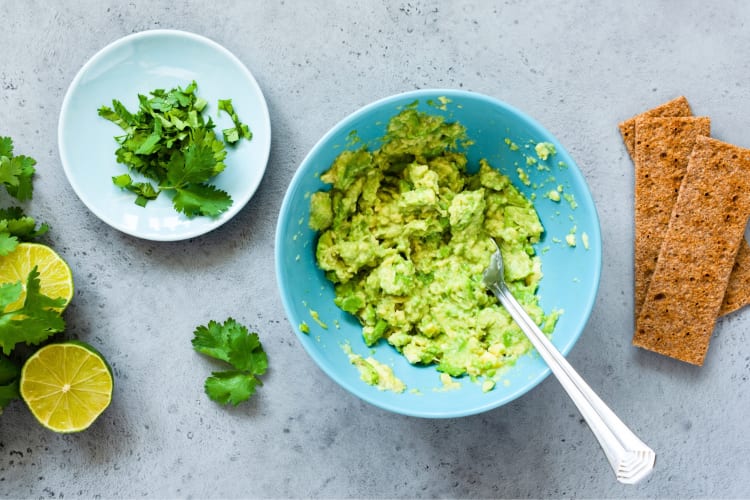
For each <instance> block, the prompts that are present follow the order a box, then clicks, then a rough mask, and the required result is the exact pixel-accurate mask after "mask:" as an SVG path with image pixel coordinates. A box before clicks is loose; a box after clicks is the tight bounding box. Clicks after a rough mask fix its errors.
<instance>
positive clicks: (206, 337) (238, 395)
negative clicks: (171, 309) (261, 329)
mask: <svg viewBox="0 0 750 500" xmlns="http://www.w3.org/2000/svg"><path fill="white" fill-rule="evenodd" d="M192 344H193V348H194V349H195V350H196V351H198V352H199V353H202V354H205V355H207V356H210V357H212V358H216V359H219V360H221V361H224V362H226V363H228V364H229V365H231V366H232V368H233V369H230V370H222V371H215V372H212V373H211V376H210V377H208V378H207V379H206V382H205V384H204V389H205V391H206V394H207V395H208V397H209V398H211V399H212V400H214V401H216V402H217V403H221V404H227V403H231V404H233V405H234V406H237V405H238V404H240V403H241V402H243V401H247V400H248V399H250V397H251V396H252V395H253V394H255V390H256V387H257V386H260V385H263V383H262V382H261V381H260V379H259V378H258V376H260V375H263V374H264V373H265V372H266V370H267V369H268V358H267V356H266V353H265V351H264V350H263V346H262V345H261V343H260V338H259V337H258V334H257V333H250V332H248V330H247V328H246V327H245V326H243V325H241V324H240V323H238V322H237V321H235V320H234V319H232V318H228V319H227V320H226V321H225V322H224V323H223V324H221V323H218V322H216V321H213V320H212V321H210V322H209V323H208V325H205V326H199V327H197V328H196V329H195V331H194V332H193V340H192Z"/></svg>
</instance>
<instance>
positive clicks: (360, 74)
mask: <svg viewBox="0 0 750 500" xmlns="http://www.w3.org/2000/svg"><path fill="white" fill-rule="evenodd" d="M0 12H2V15H1V16H0V17H1V18H2V23H1V24H2V29H1V30H0V51H1V53H2V63H0V134H2V135H11V136H13V137H14V139H15V142H16V147H17V151H18V152H19V153H21V152H22V153H25V154H28V155H31V156H33V157H35V158H36V159H37V160H38V168H39V175H38V177H37V180H36V184H35V187H36V193H35V198H34V200H33V202H32V203H31V204H30V205H29V211H30V212H31V213H32V214H33V215H35V216H37V217H38V218H40V219H41V220H45V221H47V222H49V223H50V224H51V226H52V230H51V232H50V234H49V237H48V238H47V241H48V242H49V243H50V244H52V245H53V246H54V247H55V248H57V249H58V250H59V251H60V253H61V254H62V255H63V256H64V257H65V258H66V259H67V260H68V261H69V263H70V265H71V267H72V269H73V272H74V277H75V282H76V287H77V290H76V295H75V298H74V300H73V302H72V304H71V306H70V307H69V309H68V310H67V312H66V317H67V320H68V323H69V325H70V329H69V333H71V334H72V335H75V336H78V337H79V338H81V339H84V340H87V341H89V342H91V343H93V344H95V345H96V346H98V347H99V348H101V350H102V351H104V352H105V354H106V355H107V357H108V358H109V360H110V361H111V362H112V365H113V367H114V371H115V374H116V384H117V385H116V391H115V398H114V402H113V404H112V406H111V407H110V408H109V409H108V410H107V411H106V413H105V414H104V415H103V416H102V417H101V418H100V419H99V420H98V421H97V422H96V423H95V425H94V426H93V427H92V428H91V429H89V430H88V431H86V432H84V433H82V434H78V435H67V436H61V435H55V434H53V433H50V432H48V431H46V430H44V429H42V428H41V427H40V426H38V425H37V424H36V423H35V421H34V419H33V417H32V416H31V415H30V414H29V413H28V411H27V410H26V408H25V406H24V405H23V404H21V403H16V404H13V405H12V406H11V407H10V408H8V409H7V410H6V412H5V414H3V415H2V417H0V496H2V497H66V498H77V497H97V496H100V497H141V496H146V497H436V496H440V497H573V496H575V497H747V496H750V476H748V474H747V471H748V470H750V454H748V453H747V451H748V449H750V437H748V433H747V415H748V410H750V402H749V400H748V390H750V384H748V381H747V380H748V373H749V372H750V347H748V330H749V328H748V326H750V311H748V310H744V311H740V312H739V313H736V314H734V315H732V316H731V317H729V318H727V319H724V320H722V321H720V322H719V323H718V325H717V327H716V331H715V334H714V337H713V342H712V345H711V349H710V351H709V354H708V358H707V360H706V364H705V366H703V367H702V368H695V367H692V366H688V365H686V364H683V363H680V362H677V361H673V360H670V359H666V358H664V357H661V356H658V355H655V354H651V353H648V352H644V351H639V350H637V349H635V348H633V347H632V346H631V345H630V338H631V332H632V328H633V324H632V323H633V322H632V303H633V299H632V281H633V270H632V245H633V224H632V218H633V217H632V212H633V207H632V198H633V188H632V184H633V173H632V165H631V163H630V160H629V159H628V157H627V155H626V153H625V149H624V147H623V145H622V143H621V141H620V138H619V135H618V131H617V123H618V122H619V121H620V120H622V119H625V118H627V117H629V116H631V115H633V114H635V113H637V112H640V111H642V110H645V109H647V108H649V107H651V106H654V105H656V104H659V103H661V102H663V101H666V100H668V99H671V98H673V97H675V96H677V95H679V94H684V95H686V96H687V97H688V99H689V100H690V102H691V103H692V105H693V109H694V112H695V113H696V114H706V115H710V116H711V118H712V120H713V122H712V129H713V135H714V136H715V137H717V138H720V139H723V140H726V141H729V142H734V143H736V144H739V145H742V146H745V147H750V135H749V134H748V132H749V131H750V121H749V120H748V116H750V94H749V93H748V88H749V87H750V59H748V57H747V55H748V48H750V29H748V22H749V21H750V4H748V3H747V2H742V1H736V2H732V1H724V2H711V3H707V2H703V1H686V2H683V1H662V2H651V1H646V0H644V1H632V2H620V1H604V2H585V1H582V2H573V1H559V2H552V1H550V2H542V1H530V2H515V1H506V2H484V1H450V2H423V1H416V0H415V1H412V2H376V1H373V2H353V1H349V0H346V1H344V0H336V1H325V2H322V1H321V2H317V3H313V2H295V1H290V0H287V1H285V2H284V1H282V2H271V1H269V2H261V1H251V2H243V1H211V2H203V1H187V2H171V1H157V0H148V1H140V0H139V1H129V2H126V1H121V2H118V1H114V0H97V1H94V0H92V1H67V2H44V1H14V0H0ZM153 28H177V29H183V30H187V31H192V32H195V33H198V34H201V35H204V36H207V37H209V38H212V39H214V40H216V41H217V42H219V43H221V44H222V45H224V46H225V47H227V48H228V49H229V50H230V51H232V52H233V53H235V54H236V55H237V56H238V57H239V58H240V59H241V60H242V61H243V62H244V63H245V64H246V65H247V66H248V68H249V69H250V71H252V72H253V74H254V75H255V77H256V78H257V80H258V82H259V83H260V85H261V87H262V88H263V90H264V92H265V96H266V99H267V101H268V105H269V108H270V112H271V120H272V126H273V143H272V152H271V159H270V163H269V165H268V169H267V172H266V175H265V178H264V180H263V183H262V184H261V186H260V189H259V191H258V192H257V194H256V195H255V197H254V198H253V199H252V200H251V201H250V203H249V204H248V205H247V206H246V207H245V209H244V210H243V211H242V212H240V214H239V215H238V216H237V217H236V218H235V219H233V220H232V221H230V222H229V223H227V224H226V225H224V226H222V227H221V228H220V229H218V230H216V231H214V232H212V233H209V234H207V235H205V236H203V237H200V238H196V239H194V240H191V241H185V242H179V243H152V242H148V241H142V240H138V239H134V238H131V237H129V236H126V235H123V234H121V233H119V232H117V231H115V230H113V229H111V228H110V227H109V226H107V225H105V224H104V223H102V222H100V221H99V220H98V219H97V218H96V217H95V216H94V215H92V214H91V213H90V212H89V211H88V210H87V209H86V208H85V206H84V205H83V204H82V203H81V202H80V201H79V200H78V198H77V197H76V196H75V194H74V192H73V190H72V189H71V188H70V186H69V185H68V183H67V181H66V178H65V175H64V173H63V170H62V167H61V165H60V161H59V156H58V152H57V143H56V138H57V134H56V127H57V119H58V116H59V109H60V105H61V103H62V99H63V96H64V94H65V91H66V89H67V87H68V85H69V83H70V82H71V80H72V79H73V77H74V75H75V74H76V72H77V71H78V70H79V68H80V67H81V66H82V65H83V64H84V63H85V62H86V61H87V60H88V59H89V58H90V57H91V56H92V55H93V54H94V53H95V52H97V51H98V50H99V49H101V48H102V47H104V46H105V45H106V44H108V43H110V42H112V41H114V40H116V39H118V38H120V37H122V36H124V35H127V34H130V33H133V32H137V31H141V30H147V29H153ZM426 87H451V88H461V89H467V90H472V91H477V92H482V93H485V94H489V95H492V96H495V97H498V98H500V99H503V100H505V101H507V102H509V103H511V104H513V105H515V106H518V107H520V108H522V109H524V110H525V111H527V112H528V113H529V114H530V115H532V116H534V117H536V118H537V119H538V120H539V121H541V122H542V124H543V125H544V126H545V127H547V128H548V129H549V130H551V131H552V133H553V134H555V135H556V136H557V137H558V138H559V139H560V141H561V142H562V143H563V144H565V145H566V146H567V149H568V150H569V152H570V153H571V155H572V156H573V157H574V158H575V159H576V161H577V162H578V164H579V166H580V167H581V169H582V170H583V172H584V174H585V176H586V178H587V181H588V182H589V185H590V187H591V189H592V191H593V195H594V198H595V201H596V203H597V206H598V210H599V216H600V218H601V222H602V231H603V245H604V267H603V270H602V278H601V287H600V292H599V296H598V300H597V303H596V307H595V310H594V312H593V314H592V317H591V320H590V322H589V325H588V327H587V328H586V330H585V331H584V333H583V335H582V337H581V339H580V341H579V343H578V345H577V346H576V347H575V348H574V350H573V351H572V353H571V354H570V357H569V359H570V360H571V361H572V363H573V365H574V366H576V367H577V368H578V369H579V370H580V372H581V373H582V375H583V376H584V378H586V379H587V380H588V381H589V382H590V384H591V385H592V387H593V388H594V389H595V390H597V391H598V392H599V393H600V395H601V396H602V398H603V399H604V400H605V401H607V402H608V403H609V404H610V405H611V406H612V408H613V409H614V410H615V411H616V412H617V413H618V414H619V415H620V416H621V417H622V419H623V420H624V421H625V422H627V423H628V424H629V425H631V426H632V427H633V429H634V430H635V431H636V433H638V434H639V435H640V436H642V437H643V439H644V440H645V441H646V442H648V443H649V444H650V445H651V446H652V447H653V448H654V449H655V450H656V451H657V453H658V458H657V469H656V471H655V472H654V474H653V475H652V476H651V477H650V478H649V479H648V480H647V481H645V482H644V483H643V484H641V485H638V486H635V487H628V486H623V485H619V484H618V483H616V482H615V480H614V477H613V475H612V474H611V472H610V470H609V465H608V464H607V462H606V460H605V458H604V455H603V454H602V453H601V451H600V450H599V448H598V445H597V443H596V441H595V440H594V438H593V436H592V435H591V433H590V432H589V430H588V428H587V427H586V425H585V424H584V423H582V421H581V418H580V416H579V414H578V413H577V410H576V409H575V408H574V407H573V405H572V404H571V403H570V401H569V400H568V399H567V397H566V396H565V395H564V394H563V392H562V390H561V388H560V387H559V385H558V384H557V382H556V381H555V380H554V379H548V380H546V381H545V382H544V383H542V384H541V385H540V386H539V387H537V388H536V389H535V390H534V391H532V392H531V393H529V394H527V395H525V396H524V397H522V398H520V399H518V400H516V401H514V402H513V403H512V404H509V405H507V406H504V407H502V408H498V409H496V410H493V411H490V412H487V413H484V414H481V415H477V416H472V417H466V418H461V419H455V420H422V419H415V418H408V417H403V416H399V415H394V414H390V413H387V412H384V411H381V410H379V409H377V408H375V407H372V406H370V405H368V404H366V403H363V402H360V401H359V400H357V399H355V398H354V397H353V396H351V395H350V394H349V393H347V392H345V391H344V390H343V389H341V388H340V387H339V386H338V385H336V384H335V383H334V382H332V381H331V380H329V379H328V378H327V377H326V376H325V375H324V374H323V372H321V371H320V370H319V369H318V368H317V366H315V364H314V363H313V362H312V360H311V359H310V358H309V357H308V356H307V355H306V353H305V352H304V351H303V349H302V348H301V346H300V345H299V344H298V343H297V341H296V340H295V337H294V334H293V332H292V329H291V327H290V325H289V324H288V322H287V321H286V319H285V315H284V312H283V310H282V306H281V300H280V297H279V295H278V292H277V289H276V282H275V278H274V275H273V273H272V269H273V235H274V230H275V223H276V216H277V213H278V210H279V208H280V205H281V201H282V197H283V194H284V191H285V189H286V186H287V184H288V183H289V181H290V180H291V178H292V175H293V174H294V171H295V169H296V167H297V165H298V164H299V163H300V161H301V160H302V158H303V157H304V155H305V154H306V152H307V151H308V150H309V149H310V148H311V147H312V145H313V144H314V143H315V142H316V141H317V140H318V139H319V138H320V137H321V136H322V135H323V133H324V132H325V131H326V130H327V129H328V128H329V127H331V126H332V125H334V124H335V123H336V122H337V121H338V120H340V119H341V118H343V117H344V116H346V115H347V114H349V113H350V112H352V111H354V110H356V109H357V108H358V107H360V106H362V105H364V104H367V103H369V102H371V101H373V100H375V99H378V98H381V97H384V96H387V95H390V94H394V93H398V92H402V91H406V90H411V89H417V88H426ZM230 315H231V316H234V317H236V318H237V319H238V320H240V321H242V322H244V323H245V324H247V325H248V326H250V327H251V328H253V329H255V330H257V331H259V332H260V334H261V337H262V339H263V341H264V344H265V346H266V350H267V351H268V354H269V357H270V359H271V366H272V368H271V370H270V371H269V373H268V374H267V376H266V377H265V378H264V379H263V380H264V384H265V385H264V386H263V387H262V388H261V390H260V391H259V393H258V395H257V396H256V397H255V398H254V399H253V401H252V402H251V403H249V404H246V405H242V406H240V407H238V408H236V409H226V408H222V407H219V406H217V405H215V404H213V403H212V402H211V401H209V400H208V399H207V398H206V397H205V396H204V395H203V392H202V382H203V378H204V377H205V375H206V373H207V372H208V371H209V370H210V369H211V364H210V362H208V361H207V360H205V359H203V358H202V357H200V356H198V355H196V354H195V353H194V352H193V351H192V349H191V348H190V338H191V336H192V330H193V328H194V327H195V326H196V325H198V324H201V323H204V322H205V321H207V320H208V319H211V318H216V319H222V318H225V317H227V316H230Z"/></svg>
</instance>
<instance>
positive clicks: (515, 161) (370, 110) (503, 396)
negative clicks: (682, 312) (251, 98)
mask: <svg viewBox="0 0 750 500" xmlns="http://www.w3.org/2000/svg"><path fill="white" fill-rule="evenodd" d="M415 101H416V102H417V108H418V109H420V110H423V111H427V112H429V113H432V114H440V115H443V116H445V118H446V119H447V120H449V121H453V120H457V121H459V122H460V123H461V124H463V125H464V126H465V127H466V129H467V134H468V136H469V138H470V139H471V140H473V141H474V143H473V145H471V146H469V147H468V149H467V150H466V151H465V152H466V154H467V155H468V158H469V165H470V166H473V167H474V168H476V167H477V166H478V161H479V160H480V159H481V158H486V159H487V160H488V161H489V162H490V164H492V165H493V166H494V167H495V168H498V169H499V170H501V171H502V172H503V173H505V174H506V175H508V176H509V177H510V178H511V180H512V181H513V182H514V184H515V185H516V186H517V187H518V188H519V189H520V190H521V191H522V192H523V193H524V194H525V195H526V196H528V197H532V199H533V200H534V205H535V207H536V209H537V212H538V213H539V217H540V219H541V221H542V224H543V225H544V228H545V233H544V236H543V238H542V240H541V241H540V242H539V243H538V244H537V245H536V249H537V253H538V254H539V255H540V256H541V259H542V272H543V273H544V277H543V278H542V280H541V283H540V286H539V291H538V294H539V297H540V303H541V305H542V307H543V308H544V310H545V311H546V312H550V311H552V310H555V309H557V310H562V311H563V313H562V315H561V316H560V319H559V321H558V323H557V326H556V328H555V330H554V333H553V335H552V342H553V343H554V344H555V345H556V346H557V348H558V349H559V350H560V351H562V352H563V354H567V353H568V351H570V349H571V348H572V347H573V344H575V342H576V340H577V339H578V337H579V336H580V334H581V331H582V330H583V328H584V326H585V325H586V322H587V320H588V318H589V314H590V312H591V309H592V307H593V305H594V301H595V298H596V293H597V289H598V287H599V276H600V271H601V233H600V228H599V219H598V217H597V213H596V208H595V206H594V202H593V200H592V198H591V194H590V192H589V190H588V187H587V186H586V182H585V180H584V178H583V176H582V175H581V172H580V171H579V169H578V167H577V166H576V164H575V162H574V161H573V159H572V158H571V157H570V156H569V155H568V153H567V152H566V151H565V148H563V146H562V145H561V144H560V143H559V142H558V141H557V140H556V139H555V138H554V137H553V136H552V135H551V134H550V133H549V132H547V131H546V130H545V129H544V128H543V127H542V126H541V125H539V124H538V123H537V122H536V121H535V120H533V119H532V118H530V117H529V116H527V115H526V114H524V113H523V112H521V111H519V110H518V109H515V108H513V107H512V106H509V105H508V104H505V103H504V102H502V101H499V100H497V99H493V98H491V97H487V96H484V95H480V94H476V93H471V92H465V91H457V90H418V91H414V92H407V93H404V94H399V95H395V96H392V97H388V98H385V99H382V100H379V101H377V102H374V103H372V104H370V105H367V106H365V107H363V108H362V109H360V110H359V111H356V112H355V113H353V114H351V115H350V116H348V117H347V118H345V119H344V120H342V121H341V122H340V123H338V124H337V125H336V126H335V127H333V129H331V130H330V131H329V132H328V133H327V134H325V136H323V138H322V139H321V140H320V141H319V142H318V143H317V144H316V145H315V147H314V148H313V149H312V151H310V153H309V154H308V155H307V157H306V158H305V159H304V161H303V162H302V164H301V165H300V167H299V169H298V170H297V172H296V174H295V175H294V178H293V179H292V182H291V184H290V185H289V189H288V190H287V192H286V195H285V197H284V201H283V204H282V207H281V213H280V214H279V220H278V225H277V231H276V275H277V281H278V284H279V288H280V290H281V297H282V300H283V303H284V308H285V310H286V314H287V316H288V318H289V321H290V322H291V324H292V327H293V329H294V330H295V332H296V334H297V337H298V338H299V341H300V342H301V343H302V345H303V346H304V348H305V349H306V350H307V352H308V353H309V354H310V356H311V357H312V359H313V360H315V362H316V363H317V364H318V365H319V366H320V367H321V368H322V370H323V371H324V372H325V373H326V374H328V375H329V376H330V377H331V378H332V379H333V380H335V381H336V382H338V383H339V384H340V385H341V386H343V387H344V388H346V389H347V390H348V391H350V392H351V393H352V394H355V395H357V396H359V397H360V398H362V399H363V400H365V401H367V402H369V403H371V404H373V405H375V406H378V407H380V408H383V409H386V410H390V411H393V412H396V413H401V414H404V415H412V416H418V417H431V418H439V417H442V418H445V417H459V416H465V415H471V414H476V413H480V412H483V411H486V410H489V409H492V408H496V407H498V406H501V405H503V404H505V403H508V402H509V401H512V400H514V399H516V398H517V397H519V396H521V395H523V394H524V393H526V392H527V391H529V390H530V389H532V388H533V387H535V386H536V385H537V384H539V383H540V382H541V381H542V380H544V378H545V377H547V376H548V375H549V373H550V371H549V368H548V367H547V366H546V364H545V363H544V361H543V360H542V359H541V358H540V357H539V355H538V354H537V353H536V352H535V351H532V352H530V353H528V354H527V355H525V356H523V357H522V358H520V359H519V360H518V362H517V363H516V364H515V365H514V366H512V367H510V368H508V369H507V370H506V371H505V372H503V373H502V374H501V376H500V378H499V380H498V382H497V384H496V386H495V388H494V389H493V390H491V391H489V392H482V388H481V383H480V382H475V381H472V380H471V379H469V378H468V377H463V378H460V379H458V382H459V383H460V385H461V387H460V388H458V389H451V390H447V389H446V388H445V387H444V386H443V384H442V383H441V382H440V379H439V373H438V372H437V370H436V369H435V367H434V366H414V365H410V364H409V363H408V362H407V361H406V359H405V358H404V357H403V356H402V355H400V354H399V353H398V352H397V351H396V350H395V349H394V348H393V347H391V346H390V345H388V344H387V343H385V342H384V341H381V342H380V343H378V344H377V345H376V346H374V347H367V346H366V345H365V343H364V341H363V339H362V335H361V327H360V325H359V322H358V321H357V320H356V319H355V318H354V317H353V316H351V315H349V314H348V313H345V312H343V311H342V310H340V309H338V308H337V307H336V306H335V305H334V303H333V298H334V290H333V286H332V284H331V283H330V282H329V281H327V280H326V278H325V276H324V274H323V272H322V271H321V270H320V269H319V268H318V267H317V265H316V263H315V244H316V233H315V232H314V231H312V230H310V229H309V227H308V217H309V197H310V194H311V193H313V192H315V191H318V190H321V189H328V186H326V185H325V184H324V183H323V182H321V180H320V174H321V173H323V172H325V171H326V170H327V169H328V168H329V166H330V165H331V163H332V162H333V160H334V158H336V156H337V155H338V154H339V153H341V151H343V150H344V149H346V148H351V147H361V146H362V145H363V144H364V145H366V146H368V147H371V148H377V147H378V146H379V139H380V138H381V137H382V136H383V135H384V133H385V126H386V124H387V122H388V121H389V119H390V118H391V117H392V116H394V115H396V114H398V113H399V112H400V111H401V110H402V109H403V108H404V107H405V106H408V105H412V104H413V103H415ZM352 133H356V136H357V137H358V138H359V139H361V142H358V143H355V144H353V141H352V140H351V139H352V135H351V134H352ZM542 141H545V142H551V143H552V144H554V146H555V148H556V150H557V154H556V155H554V156H552V157H550V159H549V160H548V161H547V162H545V164H544V165H545V166H546V167H548V168H539V164H538V163H537V164H532V165H527V158H528V157H531V158H536V154H535V153H534V144H536V143H538V142H542ZM519 168H520V169H522V170H523V171H524V172H526V174H527V175H528V184H524V183H523V182H522V180H521V178H520V177H519V174H518V169H519ZM558 186H562V194H563V196H562V197H561V199H560V200H559V201H553V200H551V199H550V198H549V197H548V194H549V192H550V191H551V190H557V188H558ZM571 232H573V233H574V234H575V236H576V246H570V245H569V244H568V243H567V242H566V236H567V235H568V234H571ZM584 235H586V237H584ZM584 239H587V240H588V244H587V245H584ZM313 312H316V313H317V314H318V315H319V318H320V321H321V322H322V323H324V324H325V325H326V326H327V328H324V327H323V326H322V325H321V324H319V323H318V322H316V321H315V320H314V318H312V316H311V314H312V313H313ZM303 322H304V323H306V324H307V325H309V329H310V331H309V333H303V332H301V331H300V325H301V324H302V323H303ZM347 343H348V345H349V346H350V347H351V349H352V351H353V352H354V353H357V354H360V355H362V356H364V357H368V356H370V355H372V356H373V357H374V358H375V359H376V360H378V361H380V362H381V363H384V364H387V365H389V366H391V367H392V368H393V371H394V373H395V375H396V376H397V377H398V378H399V379H400V380H402V381H403V382H404V383H405V384H406V385H407V390H406V391H405V392H403V393H394V392H391V391H382V390H379V389H378V388H376V387H373V386H370V385H368V384H366V383H365V382H363V381H362V380H361V379H360V377H359V372H358V370H357V368H356V367H355V366H353V365H352V364H351V363H350V362H349V359H348V356H347V354H346V353H345V352H344V350H343V349H342V345H344V344H347Z"/></svg>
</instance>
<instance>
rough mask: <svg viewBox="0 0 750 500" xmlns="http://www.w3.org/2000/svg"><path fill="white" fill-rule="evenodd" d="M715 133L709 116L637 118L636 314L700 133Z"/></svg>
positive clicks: (702, 134)
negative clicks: (712, 130) (712, 131)
mask: <svg viewBox="0 0 750 500" xmlns="http://www.w3.org/2000/svg"><path fill="white" fill-rule="evenodd" d="M710 134H711V120H710V119H709V118H707V117H694V116H690V117H676V118H674V117H671V118H664V117H658V118H648V117H638V118H636V120H635V136H636V140H635V155H634V158H633V163H634V164H635V241H636V244H635V316H636V317H638V312H639V311H640V309H641V304H643V300H644V298H645V296H646V291H647V290H648V284H649V281H650V280H651V274H652V273H653V272H654V268H655V267H656V259H657V257H658V256H659V249H660V248H661V244H662V241H663V240H664V232H665V230H666V228H667V225H668V224H669V217H670V215H672V207H673V206H674V203H675V201H676V200H677V192H678V190H679V188H680V183H681V182H682V178H683V177H684V176H685V170H686V169H687V164H688V158H689V157H690V152H691V151H692V150H693V145H694V144H695V138H696V137H698V136H699V135H700V136H709V135H710Z"/></svg>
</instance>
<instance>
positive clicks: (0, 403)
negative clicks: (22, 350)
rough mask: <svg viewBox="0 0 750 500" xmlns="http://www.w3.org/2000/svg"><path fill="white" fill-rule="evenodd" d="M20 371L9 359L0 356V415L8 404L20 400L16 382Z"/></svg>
mask: <svg viewBox="0 0 750 500" xmlns="http://www.w3.org/2000/svg"><path fill="white" fill-rule="evenodd" d="M20 374H21V369H20V368H19V367H18V366H16V364H15V363H13V362H12V361H11V360H10V359H9V358H7V357H6V356H3V355H2V354H0V414H2V412H3V408H5V407H6V406H7V405H8V403H10V402H11V401H13V400H14V399H20V397H21V395H20V394H19V393H18V382H19V377H20Z"/></svg>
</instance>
